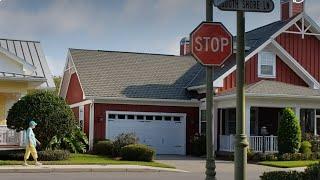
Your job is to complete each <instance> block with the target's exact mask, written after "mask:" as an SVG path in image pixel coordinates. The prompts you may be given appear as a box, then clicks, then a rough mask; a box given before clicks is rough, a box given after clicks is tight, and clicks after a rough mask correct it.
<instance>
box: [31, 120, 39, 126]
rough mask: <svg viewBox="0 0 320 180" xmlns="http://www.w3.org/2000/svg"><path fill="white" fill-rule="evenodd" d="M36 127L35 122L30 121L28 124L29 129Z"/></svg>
mask: <svg viewBox="0 0 320 180" xmlns="http://www.w3.org/2000/svg"><path fill="white" fill-rule="evenodd" d="M36 125H38V124H37V123H36V122H34V121H30V122H29V126H30V127H31V126H36Z"/></svg>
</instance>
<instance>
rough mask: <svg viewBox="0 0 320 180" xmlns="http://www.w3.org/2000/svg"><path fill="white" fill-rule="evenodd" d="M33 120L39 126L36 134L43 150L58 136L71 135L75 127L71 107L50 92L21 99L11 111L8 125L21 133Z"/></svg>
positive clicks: (41, 92)
mask: <svg viewBox="0 0 320 180" xmlns="http://www.w3.org/2000/svg"><path fill="white" fill-rule="evenodd" d="M31 120H34V121H36V123H37V124H38V125H37V127H36V129H35V130H34V132H35V134H36V136H37V139H38V140H39V141H40V142H41V143H42V147H41V148H46V147H47V146H48V145H49V142H50V140H51V139H52V138H53V137H54V136H56V135H59V136H64V135H66V134H70V133H71V132H72V130H73V129H74V126H75V123H74V122H75V117H74V114H73V112H72V110H71V109H70V107H69V106H68V105H67V104H66V102H65V101H64V100H63V99H62V98H60V97H58V96H57V95H55V94H54V93H53V92H50V91H35V92H32V93H30V94H28V95H26V96H24V97H23V98H21V100H19V101H18V102H17V103H15V104H14V105H13V106H12V108H11V109H10V110H9V114H8V117H7V125H8V127H9V128H10V129H15V130H16V131H18V132H19V131H22V130H24V129H27V128H28V124H29V122H30V121H31Z"/></svg>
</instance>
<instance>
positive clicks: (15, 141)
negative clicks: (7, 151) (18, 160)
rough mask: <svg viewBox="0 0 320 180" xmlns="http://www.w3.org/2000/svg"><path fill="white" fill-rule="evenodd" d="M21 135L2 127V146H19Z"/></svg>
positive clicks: (0, 127)
mask: <svg viewBox="0 0 320 180" xmlns="http://www.w3.org/2000/svg"><path fill="white" fill-rule="evenodd" d="M20 139H21V133H18V132H16V131H15V130H12V129H9V128H7V126H4V125H0V146H19V145H20Z"/></svg>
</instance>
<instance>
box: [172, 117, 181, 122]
mask: <svg viewBox="0 0 320 180" xmlns="http://www.w3.org/2000/svg"><path fill="white" fill-rule="evenodd" d="M173 121H176V122H179V121H181V119H180V117H173Z"/></svg>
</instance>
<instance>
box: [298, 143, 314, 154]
mask: <svg viewBox="0 0 320 180" xmlns="http://www.w3.org/2000/svg"><path fill="white" fill-rule="evenodd" d="M311 147H312V145H311V143H310V142H309V141H303V142H302V143H301V147H300V152H301V153H303V154H311V153H312V151H311Z"/></svg>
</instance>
